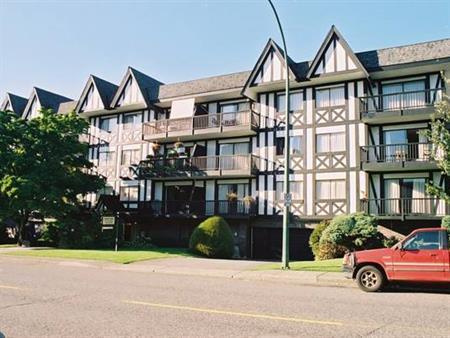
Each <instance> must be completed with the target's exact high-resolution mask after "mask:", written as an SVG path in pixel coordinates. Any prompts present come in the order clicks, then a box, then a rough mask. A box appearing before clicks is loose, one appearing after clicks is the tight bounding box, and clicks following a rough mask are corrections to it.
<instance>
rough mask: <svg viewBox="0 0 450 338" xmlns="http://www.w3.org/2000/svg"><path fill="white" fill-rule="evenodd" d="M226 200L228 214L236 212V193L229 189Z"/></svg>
mask: <svg viewBox="0 0 450 338" xmlns="http://www.w3.org/2000/svg"><path fill="white" fill-rule="evenodd" d="M227 200H228V210H229V214H232V215H233V214H236V213H237V202H238V195H237V194H236V193H235V192H234V191H231V192H229V193H228V194H227Z"/></svg>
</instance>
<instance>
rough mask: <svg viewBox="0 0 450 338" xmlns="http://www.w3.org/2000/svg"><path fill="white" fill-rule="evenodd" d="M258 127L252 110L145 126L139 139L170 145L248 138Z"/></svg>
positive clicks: (158, 122) (256, 118) (173, 120)
mask: <svg viewBox="0 0 450 338" xmlns="http://www.w3.org/2000/svg"><path fill="white" fill-rule="evenodd" d="M258 127H259V114H257V113H256V112H254V111H251V110H248V111H242V112H233V113H217V114H207V115H199V116H193V117H186V118H178V119H165V120H157V121H152V122H146V123H144V124H143V127H142V139H143V140H144V141H156V140H159V141H162V142H171V141H176V140H181V141H188V140H197V139H213V138H221V137H238V136H248V135H255V134H256V129H258Z"/></svg>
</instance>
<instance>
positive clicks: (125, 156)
mask: <svg viewBox="0 0 450 338" xmlns="http://www.w3.org/2000/svg"><path fill="white" fill-rule="evenodd" d="M139 161H140V151H139V149H127V150H122V158H121V160H120V164H121V165H130V164H137V163H139Z"/></svg>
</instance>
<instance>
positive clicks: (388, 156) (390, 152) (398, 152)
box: [360, 143, 432, 163]
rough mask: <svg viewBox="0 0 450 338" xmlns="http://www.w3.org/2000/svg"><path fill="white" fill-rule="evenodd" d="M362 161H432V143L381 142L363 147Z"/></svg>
mask: <svg viewBox="0 0 450 338" xmlns="http://www.w3.org/2000/svg"><path fill="white" fill-rule="evenodd" d="M360 151H361V162H362V163H380V162H381V163H395V162H430V161H432V158H431V154H432V144H431V143H404V144H379V145H370V146H364V147H361V149H360Z"/></svg>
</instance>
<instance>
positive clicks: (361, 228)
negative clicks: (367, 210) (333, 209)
mask: <svg viewBox="0 0 450 338" xmlns="http://www.w3.org/2000/svg"><path fill="white" fill-rule="evenodd" d="M382 238H383V236H382V235H381V234H379V232H378V229H377V220H376V218H375V217H373V216H370V215H365V214H363V213H354V214H350V215H340V216H336V217H335V218H333V219H332V220H331V222H330V225H329V226H328V227H327V228H326V229H325V230H324V231H323V235H322V238H321V241H323V242H329V243H333V244H336V245H342V246H345V247H346V248H347V249H349V250H362V249H370V248H374V247H380V246H382Z"/></svg>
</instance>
